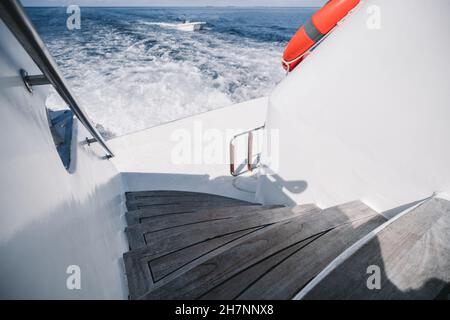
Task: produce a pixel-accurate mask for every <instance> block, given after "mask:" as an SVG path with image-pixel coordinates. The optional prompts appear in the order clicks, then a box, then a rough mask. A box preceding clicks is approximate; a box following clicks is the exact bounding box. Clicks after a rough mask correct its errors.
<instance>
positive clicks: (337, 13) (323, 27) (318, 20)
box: [282, 0, 360, 72]
mask: <svg viewBox="0 0 450 320" xmlns="http://www.w3.org/2000/svg"><path fill="white" fill-rule="evenodd" d="M359 2H360V0H330V1H328V2H327V3H326V4H325V5H324V6H323V7H322V8H321V9H320V10H319V11H317V12H316V13H315V14H314V15H313V16H312V18H311V19H310V20H309V21H307V22H306V23H305V24H304V25H303V26H301V27H300V29H298V31H297V32H296V34H295V35H294V36H293V37H292V39H291V41H289V43H288V45H287V46H286V49H285V50H284V54H283V60H282V64H283V68H284V69H286V70H287V71H288V72H290V71H292V70H294V68H295V67H296V66H297V65H298V64H299V63H300V62H301V61H302V60H303V59H304V58H305V56H306V53H307V51H308V50H309V49H310V48H311V47H312V46H313V45H314V44H315V43H316V42H317V41H319V40H320V39H321V38H322V37H324V36H325V35H326V34H327V33H328V32H330V30H331V29H333V28H334V27H335V26H336V25H337V23H338V22H339V21H341V20H342V18H344V17H345V16H346V15H347V14H348V13H349V12H350V11H351V10H352V9H353V8H354V7H356V6H357V5H358V3H359Z"/></svg>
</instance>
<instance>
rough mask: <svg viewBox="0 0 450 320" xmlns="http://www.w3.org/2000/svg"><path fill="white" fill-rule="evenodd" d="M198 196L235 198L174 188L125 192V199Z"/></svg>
mask: <svg viewBox="0 0 450 320" xmlns="http://www.w3.org/2000/svg"><path fill="white" fill-rule="evenodd" d="M193 196H195V197H198V198H202V197H205V198H208V197H211V196H215V197H219V198H225V199H232V200H237V199H234V198H230V197H225V196H221V195H216V194H213V193H202V192H193V191H176V190H155V191H131V192H126V193H125V197H126V200H130V201H132V200H141V199H146V198H155V197H158V198H161V197H193Z"/></svg>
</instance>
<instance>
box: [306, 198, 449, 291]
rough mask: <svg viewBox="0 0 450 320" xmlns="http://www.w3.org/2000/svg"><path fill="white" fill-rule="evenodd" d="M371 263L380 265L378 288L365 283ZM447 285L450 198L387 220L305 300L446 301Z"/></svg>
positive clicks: (316, 286) (431, 201) (372, 273)
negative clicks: (385, 224) (389, 222)
mask: <svg viewBox="0 0 450 320" xmlns="http://www.w3.org/2000/svg"><path fill="white" fill-rule="evenodd" d="M370 266H376V267H378V268H379V271H380V273H379V275H380V287H379V289H376V288H375V289H373V288H372V289H369V287H368V286H367V283H368V278H369V276H371V275H374V274H375V273H374V271H371V272H370V273H368V268H369V267H370ZM372 268H373V267H372ZM370 283H372V284H373V283H374V282H373V279H372V280H371V281H370ZM449 283H450V202H449V201H447V200H444V199H438V198H434V199H431V200H429V201H427V202H425V203H423V204H422V205H420V206H419V207H418V208H416V209H414V210H412V211H410V212H408V213H406V214H404V215H403V216H400V217H399V218H398V219H396V220H394V221H393V222H392V223H391V224H388V225H387V226H386V227H385V228H383V229H382V230H381V231H380V232H379V233H378V234H377V235H376V237H374V238H372V239H371V240H370V241H369V242H367V243H366V244H365V245H363V246H362V247H361V248H360V249H359V250H357V251H356V252H355V253H353V254H352V255H351V256H350V257H349V258H347V259H346V260H345V261H344V262H343V263H342V264H340V265H339V266H338V267H337V268H335V269H334V270H333V271H331V273H329V274H328V275H327V276H326V277H324V278H323V279H322V280H321V281H320V282H318V284H317V285H315V286H314V287H313V289H312V290H310V291H309V292H308V293H306V295H305V296H304V299H390V300H391V299H435V298H443V299H449V298H450V297H449V296H448V294H449V293H450V291H449V288H450V287H449Z"/></svg>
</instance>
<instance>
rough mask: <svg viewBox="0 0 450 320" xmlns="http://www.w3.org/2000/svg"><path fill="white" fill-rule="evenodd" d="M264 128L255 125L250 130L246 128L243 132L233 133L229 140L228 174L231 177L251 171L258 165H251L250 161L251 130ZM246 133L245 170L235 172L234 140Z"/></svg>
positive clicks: (251, 148) (251, 150) (251, 146)
mask: <svg viewBox="0 0 450 320" xmlns="http://www.w3.org/2000/svg"><path fill="white" fill-rule="evenodd" d="M264 128H265V125H264V126H260V127H257V128H255V129H251V130H247V131H244V132H241V133H239V134H237V135H235V136H234V137H233V138H231V140H230V174H231V175H232V176H233V177H237V176H240V175H241V174H244V173H246V172H252V171H253V170H254V169H256V168H257V167H258V165H259V163H258V164H256V166H255V165H253V163H252V159H253V132H255V131H258V130H262V129H264ZM246 134H247V135H248V138H247V170H245V171H241V172H236V163H235V147H234V143H233V142H234V140H236V138H238V137H240V136H243V135H246Z"/></svg>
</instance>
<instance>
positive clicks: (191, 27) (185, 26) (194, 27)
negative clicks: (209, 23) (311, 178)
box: [173, 21, 206, 31]
mask: <svg viewBox="0 0 450 320" xmlns="http://www.w3.org/2000/svg"><path fill="white" fill-rule="evenodd" d="M204 25H206V22H190V21H185V22H184V23H175V24H173V26H174V28H175V29H177V30H181V31H198V30H201V29H203V26H204Z"/></svg>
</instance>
